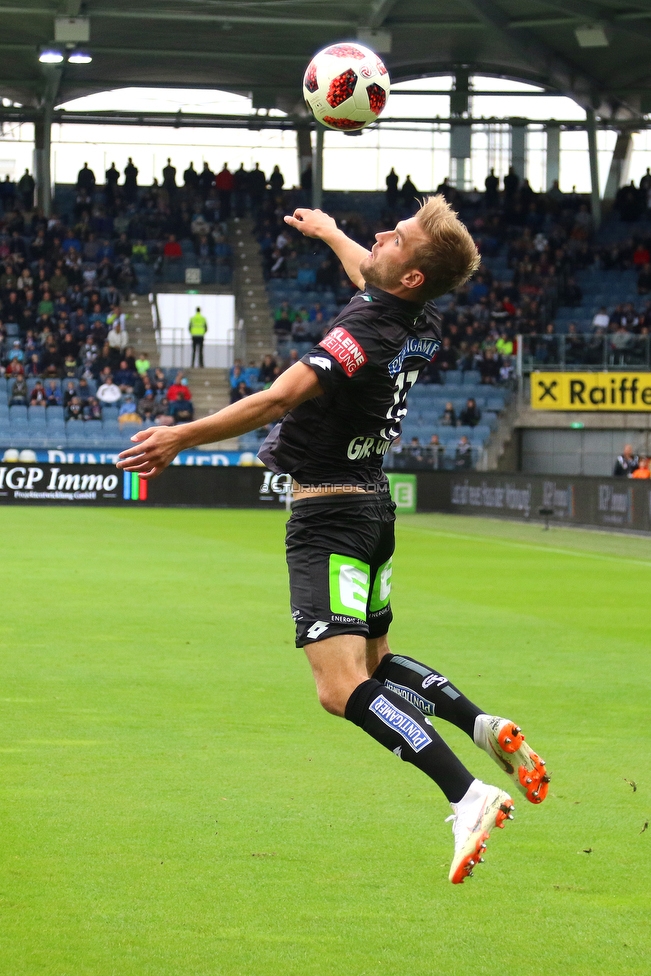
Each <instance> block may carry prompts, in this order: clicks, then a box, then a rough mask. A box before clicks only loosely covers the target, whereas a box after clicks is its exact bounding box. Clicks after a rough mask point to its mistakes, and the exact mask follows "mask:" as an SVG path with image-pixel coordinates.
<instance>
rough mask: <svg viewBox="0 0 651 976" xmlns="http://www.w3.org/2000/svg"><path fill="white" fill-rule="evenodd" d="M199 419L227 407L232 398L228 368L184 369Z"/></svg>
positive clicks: (196, 415) (195, 413)
mask: <svg viewBox="0 0 651 976" xmlns="http://www.w3.org/2000/svg"><path fill="white" fill-rule="evenodd" d="M183 373H184V375H185V376H187V379H188V386H189V387H190V389H191V391H192V402H193V403H194V415H195V417H196V418H197V420H198V419H199V418H200V417H207V416H208V415H209V414H211V413H216V412H217V411H218V410H221V409H222V407H225V406H226V405H227V403H228V402H229V398H230V385H229V380H228V370H227V369H196V368H195V369H184V370H183Z"/></svg>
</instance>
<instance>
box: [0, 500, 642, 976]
mask: <svg viewBox="0 0 651 976" xmlns="http://www.w3.org/2000/svg"><path fill="white" fill-rule="evenodd" d="M284 518H285V516H284V514H283V513H281V512H275V511H274V512H266V511H263V512H259V511H219V510H213V511H196V510H135V509H133V510H128V511H127V510H118V509H113V510H111V509H105V510H97V509H96V510H91V509H82V510H80V509H78V510H74V509H69V508H68V509H59V510H54V509H47V508H40V509H31V510H28V509H24V508H20V509H18V508H12V509H7V508H5V509H3V510H2V511H0V525H1V527H2V538H3V558H2V562H1V565H0V593H1V594H2V597H1V605H2V611H1V614H0V638H1V649H2V650H1V653H2V657H1V661H0V674H1V679H0V709H1V715H2V724H1V729H2V739H1V742H0V760H1V762H0V767H1V770H2V778H1V783H0V788H1V796H2V799H1V801H0V808H1V809H0V865H1V866H0V872H1V873H0V972H1V973H2V976H379V974H383V976H433V974H434V976H439V974H445V976H483V974H487V976H488V974H491V976H493V974H495V973H508V974H511V976H542V974H545V976H548V974H549V976H551V974H554V976H556V974H559V973H562V974H569V976H602V974H603V976H628V974H640V976H641V974H645V976H646V974H648V972H649V957H648V924H649V922H648V913H649V906H650V905H651V880H650V878H649V865H650V863H651V858H650V852H651V847H650V845H651V828H649V829H647V830H645V829H644V825H645V823H647V822H648V820H649V819H650V818H651V774H650V772H649V768H650V767H649V740H650V739H651V734H650V731H649V698H650V679H649V660H650V643H651V642H650V630H651V621H650V619H649V593H650V592H651V544H650V543H649V541H648V540H646V539H641V538H633V537H621V536H614V535H606V534H601V533H596V532H581V531H573V530H565V529H562V530H561V529H559V530H554V531H550V532H544V531H542V529H541V528H540V526H538V525H515V524H508V523H504V524H501V523H498V522H492V521H483V520H479V519H477V520H475V519H462V518H454V517H446V516H434V515H432V516H427V515H417V516H403V517H401V518H400V519H399V524H398V551H397V556H396V559H395V568H394V597H393V604H394V611H395V614H396V621H395V624H394V626H393V628H392V644H393V648H394V650H396V651H400V652H404V653H407V654H410V655H413V656H415V657H417V658H420V659H422V660H424V661H426V662H428V663H430V664H432V665H433V666H435V667H437V668H440V669H441V670H442V671H443V672H444V673H445V674H448V675H449V676H450V677H451V678H452V680H454V681H455V682H456V683H457V684H459V685H461V687H462V688H463V689H464V690H465V691H466V692H467V693H468V694H469V696H470V697H472V698H473V699H474V700H476V701H477V702H478V703H479V704H481V705H483V707H485V708H486V709H487V710H489V711H490V710H493V711H495V712H497V713H498V714H503V715H506V716H508V717H510V718H512V719H514V720H517V721H518V722H519V723H520V724H522V726H523V727H524V730H525V733H526V734H527V735H528V737H529V739H530V740H531V742H532V744H533V745H534V747H535V748H536V749H538V750H539V751H540V752H541V754H542V755H543V757H544V758H545V759H546V760H547V763H548V767H549V769H550V770H551V772H552V774H553V780H552V784H551V793H550V796H549V798H548V800H547V801H546V802H545V803H544V804H543V805H542V806H541V807H533V806H531V805H530V804H528V803H526V801H525V800H524V798H522V797H520V795H519V794H517V796H516V819H515V821H514V822H513V823H512V824H509V825H508V827H507V829H506V830H504V831H496V832H495V833H494V835H493V836H492V838H491V841H490V842H489V846H488V852H487V856H486V863H485V864H484V865H483V866H482V867H481V868H480V869H478V870H477V872H476V875H475V878H474V879H472V880H470V881H467V882H466V883H465V884H463V885H461V886H458V887H453V886H452V885H450V884H449V883H448V881H447V872H448V868H449V863H450V857H451V853H452V834H451V832H450V825H449V824H444V823H443V820H444V818H445V817H446V816H447V814H448V813H449V808H448V807H447V805H446V803H445V801H444V799H443V797H442V796H441V794H439V793H438V791H437V790H436V788H435V787H434V786H433V784H431V783H430V782H429V781H428V780H427V779H426V778H425V777H423V776H422V775H421V774H420V773H418V772H417V771H416V770H415V769H414V768H413V767H411V766H409V765H407V764H405V763H401V762H399V761H397V760H396V759H395V758H394V757H393V756H391V755H390V754H388V753H387V752H385V751H384V750H383V749H381V748H380V747H379V746H378V745H377V744H376V743H374V742H373V741H372V740H370V739H367V738H366V737H365V736H364V734H363V733H362V732H361V731H360V730H359V729H357V728H355V727H353V726H351V725H350V724H348V723H346V722H343V721H341V720H339V719H335V718H332V717H330V716H328V715H327V714H325V713H324V712H322V711H321V710H320V708H319V706H318V704H317V701H316V696H315V694H314V690H313V687H312V680H311V677H310V674H309V672H308V668H307V664H306V662H305V660H304V658H303V655H302V653H301V652H300V651H297V650H295V649H294V646H293V633H292V624H291V620H290V617H289V612H288V594H287V583H286V571H285V565H284V554H283V527H284ZM437 725H438V727H439V729H440V730H441V732H442V733H443V734H444V735H445V737H446V738H447V740H448V741H449V742H450V743H451V744H452V745H453V746H454V747H455V748H457V749H458V751H459V753H460V755H461V756H462V758H463V759H464V761H466V763H467V764H469V765H470V768H471V769H472V770H473V771H474V772H475V774H476V775H477V776H479V777H482V778H484V779H487V780H488V781H492V782H495V783H497V784H501V785H503V786H507V782H508V781H507V780H506V779H504V778H503V777H502V775H501V773H500V772H499V770H498V768H497V766H495V765H494V764H493V763H492V762H491V761H490V760H489V758H488V757H487V756H485V755H484V754H483V753H480V752H478V751H477V750H476V749H475V748H474V747H473V746H472V744H471V743H470V742H469V740H467V739H466V738H465V737H464V736H463V735H462V734H461V733H459V732H458V731H457V730H456V729H452V728H451V727H450V726H448V725H445V724H444V723H437ZM632 783H633V784H635V785H636V789H635V790H634V789H633V786H632V785H631V784H632Z"/></svg>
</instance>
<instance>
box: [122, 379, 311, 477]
mask: <svg viewBox="0 0 651 976" xmlns="http://www.w3.org/2000/svg"><path fill="white" fill-rule="evenodd" d="M322 393H323V390H322V389H321V386H320V385H319V381H318V379H317V376H316V373H315V372H314V370H312V369H310V367H309V366H306V365H305V364H304V363H295V364H294V365H293V366H292V367H290V369H288V370H287V371H286V372H285V373H283V374H282V375H281V376H279V377H278V379H277V380H276V382H275V383H274V384H273V385H272V386H271V387H269V389H268V390H262V391H261V392H260V393H253V394H252V395H251V396H248V397H245V398H244V399H243V400H238V402H237V403H231V404H230V406H228V407H224V409H223V410H220V411H219V413H215V414H212V416H210V417H203V418H202V419H201V420H195V421H193V422H192V423H190V424H182V425H180V426H179V427H148V428H147V430H140V431H138V433H137V434H134V435H133V437H132V438H131V440H132V441H135V442H136V443H135V446H134V447H130V448H128V449H127V450H126V451H122V452H121V454H120V457H119V460H118V462H117V466H118V468H123V469H124V470H126V471H137V472H138V473H139V474H140V476H141V477H142V478H155V477H156V476H157V475H159V474H161V472H162V471H164V470H165V468H166V467H167V466H168V464H170V463H171V462H172V461H173V460H174V458H175V457H176V455H177V454H178V453H179V451H185V450H187V449H188V448H190V447H198V446H199V444H209V443H211V442H212V441H221V440H226V439H227V438H229V437H238V436H239V435H240V434H246V433H248V431H250V430H257V429H258V428H259V427H264V426H265V424H269V423H271V422H272V421H274V420H280V418H281V417H283V416H284V415H285V414H286V413H287V412H288V411H289V410H292V409H293V408H294V407H297V406H298V405H299V403H303V401H304V400H311V399H312V398H313V397H317V396H321V394H322Z"/></svg>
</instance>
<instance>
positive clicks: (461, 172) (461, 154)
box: [450, 69, 472, 190]
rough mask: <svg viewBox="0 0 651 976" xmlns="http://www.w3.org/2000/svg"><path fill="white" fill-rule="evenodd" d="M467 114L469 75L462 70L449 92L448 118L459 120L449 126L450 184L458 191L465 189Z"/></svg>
mask: <svg viewBox="0 0 651 976" xmlns="http://www.w3.org/2000/svg"><path fill="white" fill-rule="evenodd" d="M469 112H470V73H469V72H468V71H467V70H465V69H464V70H459V71H457V73H456V74H455V76H454V88H453V89H452V91H451V92H450V116H451V117H452V118H453V119H459V122H458V123H457V122H453V123H452V125H451V126H450V183H451V184H452V186H456V188H457V189H458V190H465V188H466V160H470V147H471V136H472V126H471V125H470V123H469V122H466V121H465V119H467V118H468V114H469ZM462 120H463V121H462ZM468 177H470V166H469V165H468Z"/></svg>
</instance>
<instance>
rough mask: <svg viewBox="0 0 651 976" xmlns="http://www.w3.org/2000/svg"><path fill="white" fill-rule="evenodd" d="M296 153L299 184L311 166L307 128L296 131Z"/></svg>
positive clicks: (309, 137) (310, 137)
mask: <svg viewBox="0 0 651 976" xmlns="http://www.w3.org/2000/svg"><path fill="white" fill-rule="evenodd" d="M296 153H297V155H298V179H299V183H300V180H301V177H302V176H303V173H304V172H305V170H306V169H307V168H308V166H311V165H312V133H311V132H310V130H309V128H308V127H307V126H299V127H298V128H297V129H296Z"/></svg>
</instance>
